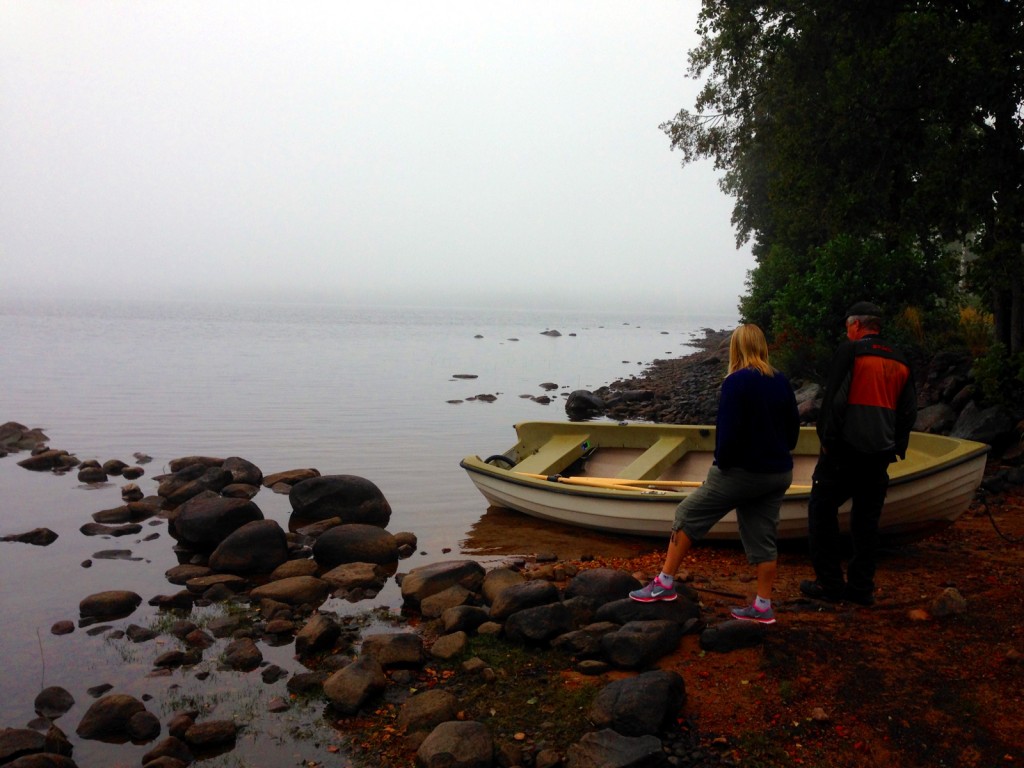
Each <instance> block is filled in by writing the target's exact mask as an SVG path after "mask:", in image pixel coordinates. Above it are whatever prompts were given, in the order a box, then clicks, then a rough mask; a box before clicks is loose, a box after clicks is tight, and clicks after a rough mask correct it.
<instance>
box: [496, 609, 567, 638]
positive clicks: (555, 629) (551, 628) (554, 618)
mask: <svg viewBox="0 0 1024 768" xmlns="http://www.w3.org/2000/svg"><path fill="white" fill-rule="evenodd" d="M571 629H572V612H571V611H570V610H569V609H568V608H566V607H565V606H564V605H563V604H562V603H551V604H548V605H538V606H535V607H533V608H526V609H524V610H522V611H517V612H516V613H513V614H512V615H511V616H509V617H508V619H507V620H506V621H505V636H506V637H508V639H509V640H512V641H513V642H518V643H546V642H548V641H550V640H551V639H552V638H555V637H557V636H558V635H564V634H565V633H566V632H569V631H570V630H571Z"/></svg>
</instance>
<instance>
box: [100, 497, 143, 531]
mask: <svg viewBox="0 0 1024 768" xmlns="http://www.w3.org/2000/svg"><path fill="white" fill-rule="evenodd" d="M158 514H160V498H159V497H158V496H153V497H148V498H142V499H139V500H137V501H127V502H126V503H125V504H123V505H122V506H120V507H114V508H113V509H103V510H100V511H99V512H94V513H93V514H92V519H93V521H95V522H97V523H104V524H117V523H140V522H142V521H143V520H148V519H149V518H151V517H154V516H156V515H158Z"/></svg>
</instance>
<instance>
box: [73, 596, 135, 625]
mask: <svg viewBox="0 0 1024 768" xmlns="http://www.w3.org/2000/svg"><path fill="white" fill-rule="evenodd" d="M141 604H142V597H141V596H140V595H138V594H136V593H135V592H131V591H129V590H125V589H111V590H107V591H106V592H96V593H95V594H92V595H89V596H88V597H86V598H83V599H82V601H81V602H80V603H79V604H78V612H79V614H80V615H81V616H82V618H83V619H86V618H95V619H121V618H124V617H125V616H130V615H131V614H132V613H133V612H134V611H135V609H136V608H138V607H139V606H140V605H141Z"/></svg>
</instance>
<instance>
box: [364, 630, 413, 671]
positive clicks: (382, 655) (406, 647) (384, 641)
mask: <svg viewBox="0 0 1024 768" xmlns="http://www.w3.org/2000/svg"><path fill="white" fill-rule="evenodd" d="M361 654H362V655H363V656H368V657H369V658H371V659H374V660H375V661H376V662H377V663H378V664H380V665H381V666H382V667H384V668H385V669H387V668H391V667H419V666H421V665H422V664H423V660H424V658H425V654H424V651H423V638H421V637H420V636H419V635H418V634H416V633H414V632H388V633H380V634H374V635H366V636H365V637H364V638H363V646H362V651H361Z"/></svg>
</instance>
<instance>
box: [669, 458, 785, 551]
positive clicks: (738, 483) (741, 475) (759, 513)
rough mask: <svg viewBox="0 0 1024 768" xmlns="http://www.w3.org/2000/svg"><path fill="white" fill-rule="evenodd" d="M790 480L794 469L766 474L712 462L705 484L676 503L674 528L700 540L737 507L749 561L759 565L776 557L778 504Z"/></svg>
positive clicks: (780, 503)
mask: <svg viewBox="0 0 1024 768" xmlns="http://www.w3.org/2000/svg"><path fill="white" fill-rule="evenodd" d="M791 482H793V472H792V471H789V472H778V473H772V474H764V473H760V472H748V471H747V470H745V469H738V468H733V469H727V470H721V469H719V468H718V466H717V465H712V466H711V468H710V469H709V470H708V477H707V479H706V480H705V481H704V484H703V485H701V486H700V487H699V488H697V489H696V490H695V491H694V492H693V493H691V494H690V495H689V496H687V497H686V498H685V499H683V501H682V502H680V504H679V506H678V507H676V520H675V523H674V524H673V525H672V530H673V531H680V530H681V531H682V532H683V533H685V534H686V535H687V536H689V537H690V540H691V541H694V542H697V541H700V540H701V539H703V538H704V537H705V536H706V535H707V533H708V531H709V530H711V526H713V525H714V524H715V523H717V522H718V521H719V520H721V519H722V518H723V517H725V516H726V515H727V514H728V513H729V512H730V511H732V510H733V509H735V510H736V519H737V522H738V523H739V529H740V541H741V542H742V543H743V551H744V552H746V553H747V562H749V563H750V564H752V565H757V564H758V563H765V562H770V561H772V560H775V559H777V557H778V552H777V550H776V548H775V535H776V533H777V532H778V528H779V507H781V506H782V497H783V496H784V495H785V493H786V489H787V488H789V484H790V483H791Z"/></svg>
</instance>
